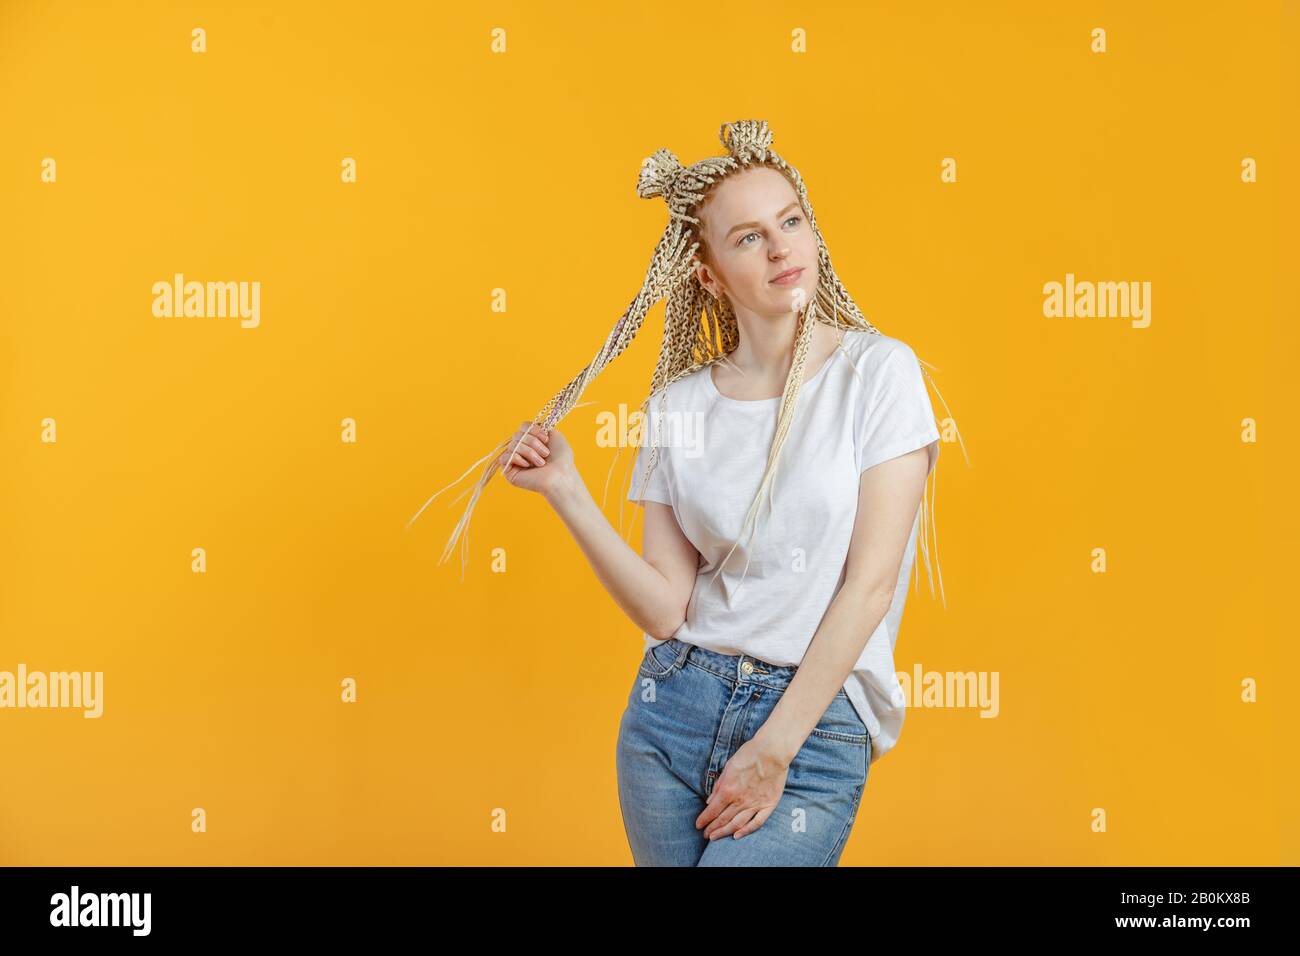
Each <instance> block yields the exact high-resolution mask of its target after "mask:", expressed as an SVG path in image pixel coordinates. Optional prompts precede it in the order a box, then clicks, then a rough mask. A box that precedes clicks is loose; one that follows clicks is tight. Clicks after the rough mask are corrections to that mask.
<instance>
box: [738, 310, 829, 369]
mask: <svg viewBox="0 0 1300 956" xmlns="http://www.w3.org/2000/svg"><path fill="white" fill-rule="evenodd" d="M736 324H737V325H739V326H740V344H739V345H737V346H736V349H735V351H734V352H732V353H731V358H730V361H731V363H732V364H733V365H735V366H736V367H737V368H738V369H740V371H741V372H743V373H744V374H746V375H756V376H763V375H777V376H781V375H785V374H787V373H788V372H789V371H790V365H791V364H792V362H793V361H794V342H795V331H796V330H797V328H798V315H796V313H794V312H787V313H785V314H784V315H777V316H760V315H755V314H754V313H752V312H745V313H739V312H738V313H737V314H736ZM816 331H817V330H816V329H814V330H813V332H814V333H816Z"/></svg>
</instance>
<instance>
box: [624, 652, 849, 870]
mask: <svg viewBox="0 0 1300 956" xmlns="http://www.w3.org/2000/svg"><path fill="white" fill-rule="evenodd" d="M796 669H797V668H795V667H777V666H776V665H774V664H770V663H767V662H766V661H763V660H760V659H758V658H756V657H750V656H748V655H744V654H740V655H727V654H718V653H716V652H714V651H710V650H706V649H705V648H702V647H696V646H695V645H693V644H687V643H684V642H683V641H679V640H677V639H676V638H673V639H671V640H669V641H666V642H664V643H662V644H656V645H654V646H653V647H650V648H649V649H647V651H646V653H645V656H644V657H643V658H642V659H641V664H640V666H639V668H638V671H637V677H636V682H635V683H634V685H633V687H632V692H631V694H629V695H628V702H627V709H626V710H625V711H624V713H623V718H622V720H621V722H620V723H619V728H618V749H617V754H616V765H617V768H618V799H619V805H620V808H621V810H622V813H623V826H624V829H625V830H626V831H627V839H628V843H629V844H630V846H631V848H632V858H633V860H634V862H635V863H636V865H637V866H835V865H837V864H838V862H839V858H840V853H841V852H843V850H844V844H845V842H846V841H847V840H848V838H849V831H850V830H851V829H852V827H853V820H854V818H855V817H856V816H857V812H858V802H859V800H861V798H862V790H863V788H864V787H865V786H866V783H867V769H868V767H869V766H870V750H869V748H870V740H869V738H868V735H867V728H866V725H865V724H863V722H862V720H861V719H860V718H859V717H858V714H857V711H856V710H854V709H853V704H852V703H850V702H849V698H848V695H846V694H845V692H844V690H843V689H842V688H841V690H840V692H839V693H838V694H836V695H835V699H834V700H832V701H831V704H830V706H829V707H828V708H827V709H826V713H825V714H824V715H823V716H822V719H821V721H820V722H819V723H818V724H817V726H816V728H815V729H814V730H813V731H812V733H811V734H809V735H808V738H807V739H806V740H805V742H804V745H803V747H802V748H801V749H800V751H799V753H798V754H797V755H796V756H795V758H794V760H793V761H792V762H791V764H790V767H789V770H788V773H787V776H786V782H785V792H784V793H783V794H782V796H781V800H780V803H778V804H777V807H776V809H775V810H773V811H772V814H771V816H769V817H768V818H767V819H766V820H765V821H764V822H763V825H762V826H761V827H759V828H758V829H757V830H755V831H754V832H752V833H749V834H747V835H745V836H743V837H741V838H740V839H738V840H737V839H735V837H734V836H732V835H730V834H728V835H727V836H724V837H719V838H718V839H716V840H708V839H707V838H706V837H705V836H704V828H703V827H700V828H699V829H696V827H695V818H696V817H698V816H699V815H700V813H702V812H703V811H704V807H705V801H706V800H707V799H708V796H709V794H710V793H711V792H712V790H713V785H714V783H715V782H716V781H717V779H718V777H719V776H720V775H721V774H722V769H723V767H724V766H725V765H726V763H727V760H728V759H730V757H731V755H732V754H734V753H735V752H736V751H737V750H738V749H739V748H740V746H741V745H742V744H743V743H745V741H747V740H749V739H750V738H751V737H753V736H754V734H755V733H757V731H758V728H759V727H761V726H762V725H763V722H764V721H766V720H767V718H768V716H769V715H770V714H771V713H772V709H773V708H774V707H775V706H776V704H777V701H779V700H780V699H781V694H782V692H783V691H784V690H785V688H786V687H788V686H789V684H790V681H791V679H792V678H793V677H794V674H795V671H796Z"/></svg>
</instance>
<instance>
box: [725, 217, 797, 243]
mask: <svg viewBox="0 0 1300 956" xmlns="http://www.w3.org/2000/svg"><path fill="white" fill-rule="evenodd" d="M802 221H803V217H802V216H791V217H790V218H789V219H787V220H786V222H802ZM757 235H758V233H756V232H747V233H745V234H744V235H743V236H741V237H740V240H739V241H738V242H737V243H736V245H738V246H743V245H746V242H745V240H746V239H748V238H749V237H750V236H757Z"/></svg>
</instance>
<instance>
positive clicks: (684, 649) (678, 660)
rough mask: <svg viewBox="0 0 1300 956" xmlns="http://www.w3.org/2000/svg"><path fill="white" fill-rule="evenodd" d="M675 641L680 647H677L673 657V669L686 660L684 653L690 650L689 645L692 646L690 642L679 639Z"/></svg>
mask: <svg viewBox="0 0 1300 956" xmlns="http://www.w3.org/2000/svg"><path fill="white" fill-rule="evenodd" d="M677 643H678V644H680V645H681V647H679V648H677V656H676V657H674V658H673V670H676V669H677V668H679V667H681V666H682V664H683V663H684V662H685V660H686V655H687V654H689V653H690V652H691V646H692V645H690V644H687V643H686V642H685V641H680V640H679V641H677Z"/></svg>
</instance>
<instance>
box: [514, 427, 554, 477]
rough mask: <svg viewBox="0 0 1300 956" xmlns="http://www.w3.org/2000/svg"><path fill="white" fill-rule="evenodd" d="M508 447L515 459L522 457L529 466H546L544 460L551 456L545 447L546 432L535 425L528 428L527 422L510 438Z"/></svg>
mask: <svg viewBox="0 0 1300 956" xmlns="http://www.w3.org/2000/svg"><path fill="white" fill-rule="evenodd" d="M510 447H511V448H512V449H513V450H514V453H515V457H516V458H520V457H522V458H523V461H524V463H525V464H530V465H538V466H541V465H544V464H546V459H547V458H548V457H549V456H550V454H551V449H550V448H548V447H547V445H546V432H545V431H544V430H543V429H541V428H540V427H539V426H537V425H532V426H531V427H529V423H528V422H525V423H524V425H523V426H522V427H520V428H519V430H518V431H516V432H515V433H514V434H513V435H511V436H510Z"/></svg>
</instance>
